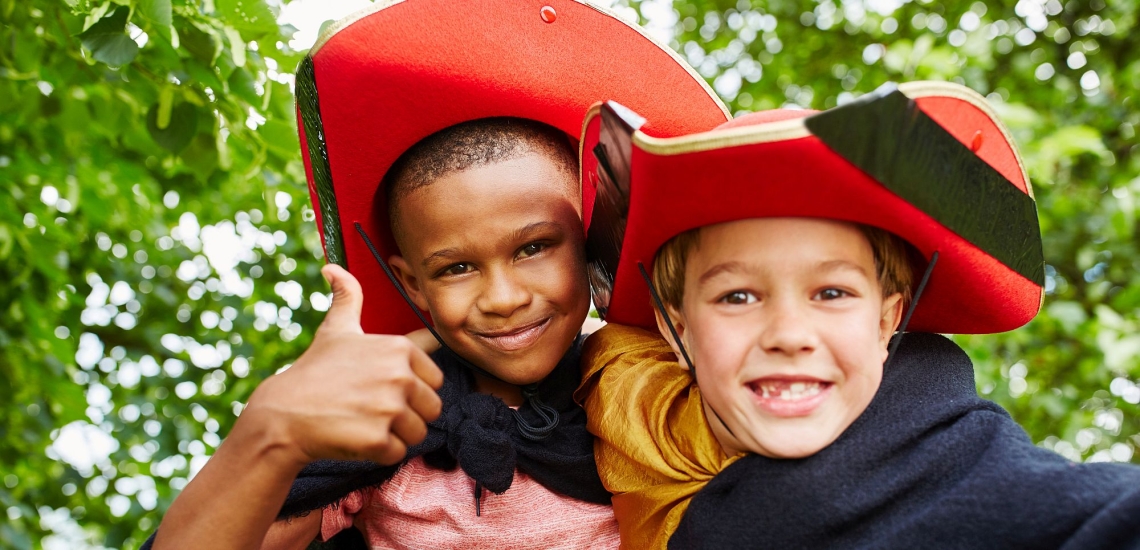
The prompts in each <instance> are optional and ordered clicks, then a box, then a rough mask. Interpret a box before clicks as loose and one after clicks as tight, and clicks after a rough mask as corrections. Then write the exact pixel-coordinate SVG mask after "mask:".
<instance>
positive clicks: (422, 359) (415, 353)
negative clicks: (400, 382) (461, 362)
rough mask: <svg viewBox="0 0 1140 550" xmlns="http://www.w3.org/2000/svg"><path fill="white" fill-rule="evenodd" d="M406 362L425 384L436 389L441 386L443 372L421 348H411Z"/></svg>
mask: <svg viewBox="0 0 1140 550" xmlns="http://www.w3.org/2000/svg"><path fill="white" fill-rule="evenodd" d="M408 362H409V363H410V364H411V366H412V372H413V373H415V375H416V376H417V377H419V379H420V380H423V381H424V383H425V384H427V385H428V386H431V387H432V388H433V389H437V390H438V389H439V388H441V387H443V372H442V371H440V370H439V367H438V366H436V364H435V361H432V360H431V357H428V355H427V354H426V353H424V352H423V350H421V349H419V348H418V347H413V348H411V350H410V353H409V355H408Z"/></svg>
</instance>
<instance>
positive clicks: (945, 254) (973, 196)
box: [582, 82, 1044, 334]
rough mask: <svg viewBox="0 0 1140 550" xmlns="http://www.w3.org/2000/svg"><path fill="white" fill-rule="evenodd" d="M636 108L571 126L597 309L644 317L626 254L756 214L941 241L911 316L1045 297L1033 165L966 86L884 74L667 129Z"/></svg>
mask: <svg viewBox="0 0 1140 550" xmlns="http://www.w3.org/2000/svg"><path fill="white" fill-rule="evenodd" d="M635 113H636V109H627V108H625V107H623V106H622V105H620V104H615V103H613V102H607V103H606V104H605V105H603V106H602V107H601V108H599V109H595V110H594V111H592V113H591V115H590V117H589V118H588V120H587V121H586V123H585V124H584V128H585V132H584V134H583V138H582V143H583V148H582V149H583V151H584V154H585V155H591V154H592V155H594V156H596V157H597V158H598V162H597V168H596V174H594V175H592V176H590V177H592V178H595V179H598V180H600V181H601V184H600V186H599V188H598V195H597V198H596V201H595V210H594V212H593V222H592V225H591V228H590V231H589V235H588V238H587V251H588V256H589V258H590V270H591V284H592V285H593V288H594V300H595V305H596V306H597V308H598V310H599V312H602V313H603V315H604V318H605V319H606V321H608V322H614V323H621V324H626V325H636V326H641V327H644V328H647V329H649V330H653V329H654V328H655V327H656V323H655V320H654V315H653V305H652V303H651V301H650V292H649V289H648V286H647V284H646V282H645V280H644V279H643V277H642V275H641V274H640V273H639V270H638V264H639V263H641V264H643V265H644V267H645V269H647V270H648V269H651V267H652V265H653V259H654V256H655V255H656V253H657V251H658V249H659V248H660V247H661V246H662V245H663V244H664V243H665V242H666V241H668V240H669V239H670V238H672V237H674V236H676V235H678V234H680V233H682V232H684V231H686V230H689V229H692V228H696V227H701V226H705V225H711V224H716V223H722V222H728V221H733V220H741V219H747V218H764V217H813V218H828V219H834V220H841V221H848V222H853V223H859V224H865V225H869V226H874V227H879V228H882V229H885V230H887V231H890V232H892V233H894V234H896V235H898V236H900V237H902V238H903V239H905V240H906V241H908V242H909V243H910V244H912V245H914V247H915V248H916V249H917V250H918V251H919V252H920V253H921V254H922V255H923V256H924V257H925V258H926V259H927V260H929V259H930V258H932V257H933V255H934V254H935V253H937V254H938V260H937V263H936V266H935V269H933V270H931V271H930V273H929V275H930V278H929V282H928V284H927V286H926V288H925V292H924V293H923V294H922V297H921V300H920V301H919V302H918V303H917V305H916V308H915V310H914V314H913V318H912V319H911V321H910V324H909V329H910V330H918V331H929V332H939V333H956V334H977V333H993V332H1001V331H1007V330H1012V329H1014V328H1017V327H1019V326H1021V325H1023V324H1025V323H1027V322H1028V321H1029V320H1030V319H1032V318H1033V316H1034V315H1036V314H1037V312H1038V311H1039V310H1040V308H1041V300H1042V295H1043V293H1042V285H1043V283H1044V258H1043V255H1042V247H1041V230H1040V225H1039V222H1038V219H1037V209H1036V202H1035V201H1034V199H1033V193H1032V189H1031V187H1030V184H1029V179H1028V177H1027V176H1026V173H1025V168H1024V166H1023V164H1022V161H1021V157H1020V155H1019V154H1018V152H1017V149H1016V147H1015V146H1014V144H1013V141H1012V140H1011V138H1010V135H1009V133H1008V132H1007V131H1006V129H1005V128H1004V126H1002V124H1001V123H1000V122H999V121H998V119H997V117H996V115H995V113H994V112H993V110H992V109H991V108H990V106H989V105H988V104H987V103H986V101H985V99H984V98H983V97H982V96H980V95H978V94H977V93H976V92H973V91H972V90H970V89H968V88H966V87H964V86H959V85H956V84H950V83H944V82H914V83H908V84H902V85H898V86H895V85H893V84H890V85H885V86H883V87H881V88H880V89H879V90H877V91H875V92H874V93H871V94H868V95H866V96H863V97H861V98H859V99H858V100H855V101H853V102H851V103H848V104H846V105H843V106H840V107H836V108H834V109H830V110H828V111H823V112H813V111H796V110H775V111H766V112H760V113H754V114H749V115H745V116H743V117H740V118H738V119H736V120H733V121H731V122H728V123H725V124H723V125H722V126H720V127H718V128H717V129H715V130H712V131H708V132H702V133H695V134H691V135H686V136H681V137H674V138H665V139H661V138H657V137H653V136H650V135H648V134H646V133H644V132H641V131H640V130H639V129H638V128H639V127H640V126H641V123H642V122H643V119H642V118H641V117H639V116H637V114H635ZM648 120H650V122H652V119H651V118H649V119H648ZM584 177H585V176H584ZM923 267H925V266H917V268H918V269H920V270H921V269H922V268H923ZM919 275H921V273H919ZM917 280H918V279H917V278H916V281H917Z"/></svg>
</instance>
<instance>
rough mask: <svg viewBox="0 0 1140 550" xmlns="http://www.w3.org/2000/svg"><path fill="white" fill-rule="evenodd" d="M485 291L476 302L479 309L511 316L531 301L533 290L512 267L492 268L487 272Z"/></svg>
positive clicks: (488, 312) (487, 312)
mask: <svg viewBox="0 0 1140 550" xmlns="http://www.w3.org/2000/svg"><path fill="white" fill-rule="evenodd" d="M485 277H486V278H485V279H484V281H485V283H484V284H485V286H484V287H483V292H482V293H481V294H480V296H479V300H478V301H477V302H476V307H478V308H479V311H481V312H483V313H486V314H489V315H498V316H500V317H510V316H511V315H512V314H513V313H514V312H516V311H518V310H519V309H520V308H523V307H526V306H527V305H529V304H530V302H531V292H530V290H529V289H528V288H527V287H526V285H525V284H524V283H523V281H520V280H519V279H518V277H516V276H514V274H512V273H510V269H492V270H488V271H487V272H486V276H485Z"/></svg>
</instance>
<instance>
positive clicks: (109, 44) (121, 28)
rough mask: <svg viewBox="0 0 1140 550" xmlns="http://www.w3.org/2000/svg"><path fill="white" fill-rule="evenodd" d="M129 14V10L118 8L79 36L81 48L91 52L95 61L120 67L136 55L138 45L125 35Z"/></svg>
mask: <svg viewBox="0 0 1140 550" xmlns="http://www.w3.org/2000/svg"><path fill="white" fill-rule="evenodd" d="M130 12H131V10H130V8H127V7H122V8H119V9H117V10H115V11H114V13H112V14H111V15H108V16H107V17H104V18H102V19H100V20H99V22H97V23H95V24H94V25H91V28H89V29H87V30H85V31H83V33H81V34H80V35H79V37H80V39H81V40H82V42H83V46H84V47H85V48H87V49H89V50H91V54H92V55H93V56H94V57H95V59H96V60H97V61H102V62H103V63H106V64H108V65H110V66H112V67H121V66H123V65H126V64H127V63H130V62H131V61H132V60H134V58H135V56H136V55H138V53H139V45H138V44H136V43H135V41H134V40H131V37H129V36H127V33H126V27H127V17H128V16H129V15H130Z"/></svg>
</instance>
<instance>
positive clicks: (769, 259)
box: [691, 218, 874, 267]
mask: <svg viewBox="0 0 1140 550" xmlns="http://www.w3.org/2000/svg"><path fill="white" fill-rule="evenodd" d="M693 252H694V254H693V255H692V256H691V258H693V259H697V260H698V262H700V263H702V264H707V263H710V262H712V263H716V262H721V261H726V260H741V261H744V260H746V259H747V258H750V257H753V258H760V259H763V260H764V262H765V264H766V265H767V266H769V267H780V266H781V265H783V264H791V263H793V262H796V261H812V262H816V263H819V262H829V261H834V260H842V261H848V262H856V263H863V262H869V263H871V265H872V266H873V263H874V255H873V251H872V249H871V243H870V241H869V240H868V239H867V236H866V235H865V234H864V232H863V231H862V230H861V229H860V227H859V226H858V225H857V224H854V223H851V222H846V221H841V220H833V219H825V218H749V219H744V220H735V221H731V222H724V223H719V224H714V225H709V226H705V227H702V228H701V230H700V236H699V239H698V241H697V248H696V250H694V251H693Z"/></svg>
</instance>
